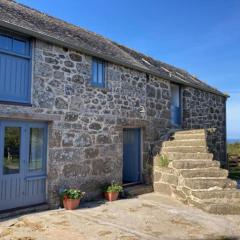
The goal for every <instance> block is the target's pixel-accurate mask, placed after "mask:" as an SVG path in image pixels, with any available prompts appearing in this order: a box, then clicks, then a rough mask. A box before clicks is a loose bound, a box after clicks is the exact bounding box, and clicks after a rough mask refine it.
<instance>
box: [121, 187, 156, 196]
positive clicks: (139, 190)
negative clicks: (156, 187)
mask: <svg viewBox="0 0 240 240" xmlns="http://www.w3.org/2000/svg"><path fill="white" fill-rule="evenodd" d="M123 191H124V195H125V196H127V197H135V196H138V195H142V194H145V193H151V192H153V187H152V186H151V185H146V184H138V185H133V186H126V187H123Z"/></svg>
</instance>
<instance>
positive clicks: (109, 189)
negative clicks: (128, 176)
mask: <svg viewBox="0 0 240 240" xmlns="http://www.w3.org/2000/svg"><path fill="white" fill-rule="evenodd" d="M122 190H123V187H122V186H121V185H120V184H117V183H114V182H112V183H111V185H107V186H105V187H104V189H103V192H104V196H105V198H106V199H107V200H108V201H110V202H111V201H115V200H117V199H118V195H119V193H120V192H122Z"/></svg>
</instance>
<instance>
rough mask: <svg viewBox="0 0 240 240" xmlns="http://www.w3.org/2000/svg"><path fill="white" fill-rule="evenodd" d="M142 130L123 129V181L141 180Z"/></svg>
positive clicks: (133, 181)
mask: <svg viewBox="0 0 240 240" xmlns="http://www.w3.org/2000/svg"><path fill="white" fill-rule="evenodd" d="M140 163H141V130H140V129H139V128H127V129H124V130H123V183H135V182H139V181H140V180H141V179H140V174H141V164H140Z"/></svg>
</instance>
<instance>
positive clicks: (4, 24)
mask: <svg viewBox="0 0 240 240" xmlns="http://www.w3.org/2000/svg"><path fill="white" fill-rule="evenodd" d="M0 26H1V27H4V28H7V29H10V30H13V31H17V32H19V33H23V34H26V35H29V36H32V37H35V38H38V39H40V40H42V41H47V42H50V43H54V44H56V45H59V46H62V47H67V48H70V49H72V50H75V51H80V52H82V53H84V54H87V55H90V56H94V57H99V58H102V59H104V60H106V61H109V62H112V63H115V64H118V65H121V66H123V67H127V68H132V69H134V70H138V71H141V72H144V73H147V74H152V75H154V76H156V77H160V78H163V79H165V80H168V81H170V82H174V83H180V84H182V85H185V86H190V87H193V88H196V89H200V90H203V91H206V92H210V93H212V94H215V95H219V96H222V97H225V98H228V97H229V95H227V94H224V93H222V92H215V91H214V90H211V89H208V88H205V87H202V86H197V85H194V84H191V83H186V82H184V81H181V80H176V79H172V78H171V77H167V76H165V75H162V74H159V73H158V72H155V71H152V70H149V69H146V68H142V67H139V66H136V65H134V64H130V63H126V62H124V61H121V60H119V59H116V58H113V57H109V56H106V55H104V54H102V53H97V52H95V51H91V50H88V49H85V48H82V47H79V46H76V45H74V44H70V43H67V42H65V41H62V40H60V39H58V38H55V37H52V36H50V35H47V34H45V33H41V32H36V31H33V30H31V29H28V28H24V27H22V26H18V25H15V24H12V23H9V22H6V21H2V20H0Z"/></svg>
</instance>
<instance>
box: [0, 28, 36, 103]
mask: <svg viewBox="0 0 240 240" xmlns="http://www.w3.org/2000/svg"><path fill="white" fill-rule="evenodd" d="M30 99H31V48H30V42H29V40H28V39H25V38H22V37H18V36H15V35H14V34H9V33H5V32H2V31H0V101H7V102H15V103H30Z"/></svg>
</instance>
